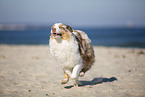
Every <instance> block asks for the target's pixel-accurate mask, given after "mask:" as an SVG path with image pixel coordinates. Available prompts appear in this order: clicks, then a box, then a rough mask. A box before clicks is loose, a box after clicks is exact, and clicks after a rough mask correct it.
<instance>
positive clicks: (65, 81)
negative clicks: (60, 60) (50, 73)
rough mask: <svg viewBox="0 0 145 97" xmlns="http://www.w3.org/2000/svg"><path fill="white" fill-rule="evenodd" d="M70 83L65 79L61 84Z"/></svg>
mask: <svg viewBox="0 0 145 97" xmlns="http://www.w3.org/2000/svg"><path fill="white" fill-rule="evenodd" d="M68 81H69V79H67V78H65V79H63V80H62V81H61V84H66V83H67V82H68Z"/></svg>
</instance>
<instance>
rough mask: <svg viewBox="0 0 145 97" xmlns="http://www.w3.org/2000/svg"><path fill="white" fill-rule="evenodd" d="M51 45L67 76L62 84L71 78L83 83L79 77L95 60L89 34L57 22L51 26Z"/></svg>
mask: <svg viewBox="0 0 145 97" xmlns="http://www.w3.org/2000/svg"><path fill="white" fill-rule="evenodd" d="M49 47H50V52H51V54H52V55H53V56H54V57H55V59H56V61H57V62H58V63H59V65H60V67H61V68H62V69H63V71H64V75H65V77H64V79H63V80H62V81H61V84H66V83H67V82H68V81H69V79H70V78H71V79H72V80H73V82H74V85H76V86H79V85H82V83H81V82H79V81H78V78H79V77H83V76H84V74H85V73H86V71H88V70H89V69H90V68H91V66H92V65H93V63H94V62H95V54H94V50H93V47H92V45H91V40H90V39H89V38H88V36H87V34H86V33H85V32H83V31H80V30H73V29H72V28H71V27H70V26H68V25H65V24H63V23H55V24H54V25H53V26H52V27H51V35H50V39H49Z"/></svg>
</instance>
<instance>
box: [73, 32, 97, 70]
mask: <svg viewBox="0 0 145 97" xmlns="http://www.w3.org/2000/svg"><path fill="white" fill-rule="evenodd" d="M73 33H74V34H75V35H76V39H77V41H78V43H79V50H80V55H81V57H82V59H83V64H84V66H83V69H82V71H81V72H84V73H85V72H86V71H88V70H89V69H90V68H91V66H92V65H93V63H94V62H95V55H94V50H93V47H92V45H91V41H90V39H89V38H88V37H87V38H86V36H87V35H86V33H85V32H83V31H79V30H73Z"/></svg>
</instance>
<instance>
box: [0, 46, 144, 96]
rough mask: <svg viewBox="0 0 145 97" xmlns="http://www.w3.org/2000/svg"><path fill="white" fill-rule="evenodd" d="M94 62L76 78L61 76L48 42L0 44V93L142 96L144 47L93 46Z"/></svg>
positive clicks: (1, 94) (21, 94)
mask: <svg viewBox="0 0 145 97" xmlns="http://www.w3.org/2000/svg"><path fill="white" fill-rule="evenodd" d="M94 50H95V56H96V62H95V64H94V65H93V67H92V68H91V69H90V70H89V71H88V72H87V73H86V74H85V76H84V77H82V78H79V80H80V81H81V82H82V83H83V85H82V86H80V87H75V86H73V82H72V81H70V82H69V83H67V84H66V85H61V84H60V82H61V80H62V79H63V78H64V74H63V71H62V69H61V68H60V67H59V65H58V64H57V62H56V61H55V59H54V57H53V56H52V55H51V54H50V52H49V46H48V45H0V97H145V49H140V48H119V47H102V46H95V47H94Z"/></svg>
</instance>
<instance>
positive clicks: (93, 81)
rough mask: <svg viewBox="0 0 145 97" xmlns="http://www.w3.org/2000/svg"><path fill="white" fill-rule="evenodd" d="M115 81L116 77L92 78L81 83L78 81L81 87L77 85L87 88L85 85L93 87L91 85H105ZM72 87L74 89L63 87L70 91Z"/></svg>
mask: <svg viewBox="0 0 145 97" xmlns="http://www.w3.org/2000/svg"><path fill="white" fill-rule="evenodd" d="M116 80H117V78H116V77H111V78H102V77H100V78H94V79H93V80H91V81H81V80H80V82H81V83H82V85H79V87H83V86H87V85H90V86H93V85H97V84H102V83H106V82H113V81H116ZM72 87H74V86H73V85H71V86H65V87H64V88H66V89H70V88H72Z"/></svg>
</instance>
